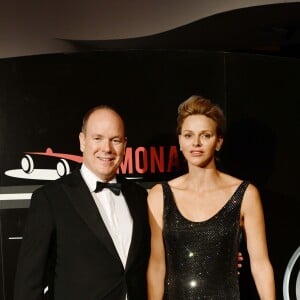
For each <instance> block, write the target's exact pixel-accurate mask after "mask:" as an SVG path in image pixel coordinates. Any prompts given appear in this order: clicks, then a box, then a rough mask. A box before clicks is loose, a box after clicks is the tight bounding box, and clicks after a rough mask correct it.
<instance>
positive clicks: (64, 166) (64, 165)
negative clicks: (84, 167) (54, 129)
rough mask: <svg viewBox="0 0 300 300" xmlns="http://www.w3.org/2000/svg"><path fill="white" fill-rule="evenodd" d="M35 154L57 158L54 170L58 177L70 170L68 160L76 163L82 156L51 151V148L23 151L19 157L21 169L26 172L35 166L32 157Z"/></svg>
mask: <svg viewBox="0 0 300 300" xmlns="http://www.w3.org/2000/svg"><path fill="white" fill-rule="evenodd" d="M35 155H40V156H48V157H56V158H59V161H58V162H57V164H56V171H57V174H58V175H59V176H60V177H61V176H64V175H67V174H69V173H70V172H71V169H70V165H69V163H68V160H69V161H73V162H77V163H81V162H82V156H79V155H74V154H67V153H57V152H53V151H52V149H51V148H47V149H46V151H45V152H25V154H24V156H23V157H22V158H21V167H22V170H23V171H24V172H25V173H27V174H30V173H32V172H33V170H34V168H35V163H34V159H33V156H35Z"/></svg>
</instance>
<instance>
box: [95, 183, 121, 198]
mask: <svg viewBox="0 0 300 300" xmlns="http://www.w3.org/2000/svg"><path fill="white" fill-rule="evenodd" d="M121 186H122V185H121V183H118V182H116V183H110V182H101V181H97V186H96V189H95V193H98V192H100V191H102V190H103V189H104V188H108V189H110V190H111V191H112V192H113V193H114V194H115V195H120V192H121Z"/></svg>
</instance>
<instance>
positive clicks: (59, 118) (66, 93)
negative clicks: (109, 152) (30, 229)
mask: <svg viewBox="0 0 300 300" xmlns="http://www.w3.org/2000/svg"><path fill="white" fill-rule="evenodd" d="M299 78H300V61H299V59H298V58H292V57H289V58H288V57H275V56H267V55H262V54H250V53H248V54H245V53H244V54H239V53H230V52H221V51H220V52H217V51H210V52H206V51H199V50H127V51H125V50H119V51H109V50H106V51H97V52H89V53H84V52H83V53H77V54H54V55H50V54H49V55H40V56H29V57H19V58H9V59H2V60H1V61H0V137H1V143H0V172H1V173H0V184H1V186H2V190H3V189H6V188H9V189H10V190H14V189H15V190H20V189H21V190H22V189H24V190H27V189H28V188H30V187H31V186H34V185H40V184H44V183H45V182H44V181H36V180H35V181H33V180H25V179H17V178H12V177H8V176H6V175H5V174H4V172H5V171H6V170H10V169H16V168H20V157H21V156H22V154H23V153H24V152H26V151H45V149H46V148H47V147H51V148H52V149H53V150H55V151H56V152H63V153H70V154H77V155H80V151H79V143H78V133H79V131H80V126H81V119H82V115H83V113H84V112H85V111H86V110H87V109H89V108H91V107H92V106H94V105H98V104H103V103H106V104H110V105H112V106H114V107H116V109H118V110H119V111H120V112H121V114H122V115H123V116H124V119H125V122H126V124H127V133H128V138H129V140H128V146H132V147H138V146H145V147H147V146H160V145H164V146H168V145H177V139H176V135H175V127H176V114H177V106H178V104H179V103H180V102H181V101H183V100H185V99H186V98H188V97H189V96H191V95H192V94H201V95H203V96H206V97H209V98H211V99H212V100H213V101H214V102H217V103H219V104H220V106H221V107H222V108H223V109H224V111H225V113H226V115H227V119H228V120H227V121H228V134H227V137H226V139H225V144H224V147H223V149H222V151H221V165H222V168H223V169H224V171H226V172H228V173H230V174H232V175H234V176H238V177H240V178H242V179H248V180H250V181H252V182H253V183H254V184H255V185H257V187H258V188H259V189H260V191H261V195H262V201H263V205H264V208H265V215H266V226H267V236H268V242H269V252H270V257H271V260H272V263H273V266H274V270H275V277H276V283H277V290H278V291H277V294H278V299H282V281H283V276H284V271H285V268H286V265H287V263H288V261H289V259H290V257H291V255H292V254H293V253H294V251H295V250H296V248H297V247H298V246H299V229H298V228H299V221H298V213H299V208H300V201H299V197H298V186H297V184H298V179H299V175H298V170H299V167H300V166H299V156H298V148H297V147H298V141H299V138H300V136H299V129H300V128H299V116H298V110H297V106H298V105H297V104H298V99H299V96H300V90H299ZM178 172H180V170H179V171H178ZM176 175H177V172H175V171H174V172H173V173H168V174H166V173H157V174H155V175H154V176H153V174H145V178H144V180H143V182H141V184H145V185H147V184H148V185H147V187H148V186H151V184H152V183H153V182H156V181H160V180H164V179H168V178H172V177H174V176H176ZM147 176H148V177H147ZM149 183H150V185H149ZM0 218H1V219H0V220H1V228H0V229H1V240H0V242H1V248H0V249H1V264H2V268H1V269H2V273H1V274H0V278H1V276H2V281H3V284H2V285H1V287H0V295H1V293H2V295H3V297H2V298H1V296H0V299H4V300H10V299H12V294H11V293H12V291H11V289H12V284H13V278H14V272H15V264H16V256H17V253H18V249H19V248H18V247H19V244H20V241H19V240H17V241H16V240H8V237H9V236H10V235H12V234H19V235H21V234H22V228H23V224H24V220H25V218H26V208H18V207H15V208H11V209H1V216H0ZM41 221H42V220H41ZM243 254H244V256H245V262H244V267H243V269H242V271H241V276H240V278H241V293H242V299H258V297H257V295H256V292H255V289H254V287H253V283H252V279H251V278H250V277H249V276H248V274H249V272H250V271H249V266H248V263H247V262H248V258H247V253H246V252H245V250H244V251H243Z"/></svg>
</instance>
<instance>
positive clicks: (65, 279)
mask: <svg viewBox="0 0 300 300" xmlns="http://www.w3.org/2000/svg"><path fill="white" fill-rule="evenodd" d="M79 140H80V149H81V151H82V153H83V163H82V165H81V168H80V170H78V171H74V172H73V173H71V174H69V175H67V176H64V177H62V178H60V179H58V180H56V181H54V182H52V183H50V184H47V185H45V186H44V187H41V188H39V189H37V190H36V191H35V192H34V193H33V195H32V199H31V205H30V208H29V212H28V218H27V223H26V226H25V230H24V236H23V241H22V245H21V249H20V255H19V260H18V266H17V273H16V278H15V290H14V300H41V299H46V296H45V295H44V288H45V286H46V285H47V287H48V292H47V299H49V298H50V299H55V300H101V299H103V300H125V299H128V300H143V299H146V298H147V291H146V290H147V289H146V269H147V263H148V258H149V248H150V245H149V243H150V234H149V225H148V214H147V203H146V196H147V192H146V190H145V189H143V188H142V187H140V186H139V185H137V184H135V183H133V182H130V181H127V180H126V179H124V178H123V179H122V178H121V177H119V176H118V175H116V172H117V169H118V167H119V165H120V163H121V161H122V159H123V156H124V153H125V148H126V142H127V139H126V136H125V129H124V122H123V120H122V118H121V116H120V115H119V114H118V113H117V112H116V111H115V110H114V109H112V108H111V107H108V106H98V107H95V108H93V109H91V110H90V111H89V112H87V114H86V115H85V117H84V119H83V125H82V131H81V132H80V134H79ZM98 181H100V182H102V185H101V183H97V182H98ZM103 183H104V184H103ZM103 185H104V186H103ZM110 185H111V186H112V187H111V186H110ZM110 188H112V190H111V189H110Z"/></svg>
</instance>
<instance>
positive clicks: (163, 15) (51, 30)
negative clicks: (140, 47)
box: [0, 0, 299, 58]
mask: <svg viewBox="0 0 300 300" xmlns="http://www.w3.org/2000/svg"><path fill="white" fill-rule="evenodd" d="M4 1H5V3H2V4H1V10H0V58H4V57H15V56H23V55H34V54H43V53H56V52H68V51H73V50H74V49H73V48H72V46H71V45H69V44H68V43H65V42H63V41H62V40H60V39H76V40H106V39H121V38H132V37H141V36H147V35H152V34H156V33H160V32H164V31H167V30H170V29H174V28H176V27H179V26H182V25H185V24H188V23H191V22H193V21H196V20H199V19H202V18H204V17H207V16H211V15H213V14H216V13H221V12H225V11H230V10H234V9H238V8H245V7H251V6H257V5H266V4H276V3H288V2H299V1H266V0H264V1H261V0H248V1H246V0H231V1H230V0H227V1H224V0H209V1H195V0H184V1H183V0H182V1H180V0H147V1H145V0H144V1H137V0H136V1H125V0H123V1H122V0H114V1H111V0H84V1H71V0H64V1H62V0H52V1H51V0H49V1H48V2H47V3H45V2H44V1H34V0H28V1H22V0H4ZM43 2H44V3H43Z"/></svg>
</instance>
